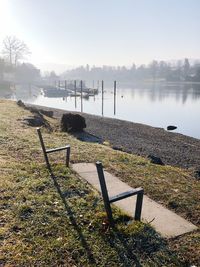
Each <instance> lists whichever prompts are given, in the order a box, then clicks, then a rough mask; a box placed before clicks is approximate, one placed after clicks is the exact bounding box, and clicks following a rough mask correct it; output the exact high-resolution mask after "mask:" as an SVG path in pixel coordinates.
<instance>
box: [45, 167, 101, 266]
mask: <svg viewBox="0 0 200 267" xmlns="http://www.w3.org/2000/svg"><path fill="white" fill-rule="evenodd" d="M50 176H51V178H52V180H53V183H54V186H55V187H56V189H57V192H58V194H59V195H60V197H61V199H62V202H63V204H64V206H65V209H66V211H67V213H68V215H69V219H70V221H71V223H72V225H73V227H74V229H75V230H76V231H77V233H78V234H79V237H80V241H81V243H82V246H83V247H84V248H85V251H86V253H87V257H88V260H89V262H90V263H93V264H95V263H96V261H95V259H94V256H93V254H92V252H91V249H90V247H89V245H88V244H87V242H86V240H85V238H84V236H83V234H82V231H81V228H80V227H79V225H78V224H77V222H76V219H75V216H74V212H73V211H72V209H71V208H70V206H69V205H68V204H67V202H66V199H65V197H66V196H65V194H64V193H63V192H62V190H61V188H60V185H59V184H58V182H57V180H56V176H55V175H54V174H53V172H50Z"/></svg>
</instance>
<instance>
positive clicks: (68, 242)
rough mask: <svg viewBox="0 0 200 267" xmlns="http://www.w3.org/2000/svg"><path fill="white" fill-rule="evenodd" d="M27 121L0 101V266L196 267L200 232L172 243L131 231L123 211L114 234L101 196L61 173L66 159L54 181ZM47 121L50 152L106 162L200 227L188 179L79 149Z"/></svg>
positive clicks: (92, 147) (95, 149)
mask: <svg viewBox="0 0 200 267" xmlns="http://www.w3.org/2000/svg"><path fill="white" fill-rule="evenodd" d="M27 115H30V114H29V111H26V110H23V109H22V108H19V107H18V106H17V105H16V103H14V102H12V101H4V100H0V144H1V150H0V170H1V180H0V188H1V189H0V190H1V198H0V201H1V226H2V227H1V232H0V240H1V242H2V246H1V247H2V249H1V250H2V251H1V255H2V256H1V260H0V264H2V266H189V265H190V264H198V260H199V259H198V249H199V244H200V242H199V236H200V234H199V232H198V231H197V232H195V233H191V234H187V235H184V236H182V237H180V238H177V239H174V240H170V241H166V240H164V239H162V238H161V237H160V236H159V235H158V234H157V233H156V232H155V231H154V230H153V229H152V228H151V227H150V226H149V225H146V224H143V223H132V224H130V225H127V224H126V223H125V221H126V220H127V217H126V216H124V215H122V214H121V213H120V212H119V211H118V210H117V209H115V213H114V214H115V217H116V219H117V220H118V224H117V227H116V229H113V230H111V229H108V228H107V224H106V221H105V214H104V213H102V211H103V205H102V202H101V199H100V198H99V195H98V194H97V193H96V192H95V191H94V190H93V189H92V188H90V187H89V186H88V185H87V184H86V183H84V182H83V181H81V180H79V179H78V178H77V177H76V175H75V174H74V173H73V172H72V171H71V170H70V169H68V168H65V167H64V166H63V164H62V163H63V156H62V153H59V154H56V155H55V154H54V156H52V158H51V160H52V162H54V172H55V177H56V178H55V179H54V178H53V179H51V178H50V177H49V174H48V172H47V171H46V168H45V165H44V161H43V157H42V153H41V152H40V145H39V142H38V137H37V134H36V131H35V128H31V127H28V126H25V125H23V123H22V121H21V119H22V118H23V117H24V116H27ZM48 120H49V122H50V123H51V125H52V126H53V128H54V131H53V132H52V133H50V132H48V131H47V130H45V129H43V136H44V139H45V140H46V143H47V144H48V146H49V147H55V146H60V145H63V144H65V143H70V144H71V147H72V161H73V162H95V161H96V160H101V161H102V162H103V164H104V165H105V167H106V168H107V169H108V170H109V171H111V172H112V173H115V174H116V175H117V176H119V177H122V178H123V180H124V181H125V182H127V183H129V184H130V185H131V186H143V187H144V189H145V192H146V193H147V194H148V195H149V196H151V197H152V198H154V199H156V200H157V201H159V202H160V203H163V204H164V205H166V206H168V207H170V208H171V209H174V210H175V211H176V212H177V213H179V214H181V215H182V216H184V217H186V218H189V219H190V220H191V221H192V222H194V223H196V224H198V223H199V221H198V218H199V205H198V193H199V184H198V182H197V181H196V180H194V178H193V177H192V176H191V175H190V173H189V172H188V171H185V170H181V169H178V168H172V167H169V166H155V165H152V164H150V163H149V161H147V160H146V159H143V158H140V157H137V156H134V155H129V154H126V153H123V152H118V151H114V150H112V149H111V148H110V147H109V146H103V145H98V144H89V143H84V142H81V141H78V140H76V139H75V138H73V136H70V135H68V134H66V133H61V132H59V131H58V121H56V120H55V119H48ZM152 184H153V185H154V186H152ZM163 192H164V193H163ZM94 214H95V216H94Z"/></svg>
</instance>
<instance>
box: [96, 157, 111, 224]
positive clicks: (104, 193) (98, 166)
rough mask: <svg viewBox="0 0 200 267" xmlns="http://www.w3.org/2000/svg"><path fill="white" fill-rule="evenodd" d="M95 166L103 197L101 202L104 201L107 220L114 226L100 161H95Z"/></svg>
mask: <svg viewBox="0 0 200 267" xmlns="http://www.w3.org/2000/svg"><path fill="white" fill-rule="evenodd" d="M96 167H97V172H98V177H99V182H100V186H101V192H102V197H103V202H104V207H105V210H106V213H107V217H108V221H109V223H110V225H111V226H114V221H113V216H112V210H111V207H110V201H109V197H108V191H107V187H106V182H105V177H104V173H103V167H102V163H101V162H99V161H97V162H96Z"/></svg>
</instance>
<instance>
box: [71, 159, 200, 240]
mask: <svg viewBox="0 0 200 267" xmlns="http://www.w3.org/2000/svg"><path fill="white" fill-rule="evenodd" d="M72 168H73V170H74V171H76V172H77V173H78V174H79V176H80V177H82V178H84V179H85V180H86V181H88V183H90V184H91V185H92V186H93V187H94V188H96V189H97V190H98V191H99V192H101V189H100V184H99V179H98V175H97V170H96V166H95V165H94V164H92V163H78V164H73V165H72ZM104 175H105V180H106V184H107V189H108V194H109V197H112V196H115V195H117V194H119V193H123V192H125V191H130V190H132V189H133V188H132V187H130V186H129V185H127V184H125V183H124V182H122V181H121V180H119V179H118V178H117V177H115V176H113V175H112V174H110V173H108V172H107V171H104ZM141 187H142V185H141ZM135 202H136V196H132V197H129V198H126V199H123V200H120V201H117V202H115V204H113V205H116V206H117V207H119V208H121V209H122V210H123V211H124V212H126V213H127V214H129V215H130V216H134V211H135ZM142 221H143V222H150V223H151V225H152V226H153V227H154V228H155V229H156V231H157V232H159V233H160V234H161V235H162V236H163V237H166V238H172V237H176V236H179V235H182V234H185V233H188V232H191V231H194V230H197V227H196V226H195V225H194V224H192V223H190V222H188V221H187V220H185V219H183V218H182V217H180V216H179V215H177V214H176V213H174V212H172V211H170V210H168V209H167V208H165V207H164V206H162V205H161V204H158V203H157V202H155V201H153V200H152V199H150V198H149V197H147V196H144V199H143V207H142Z"/></svg>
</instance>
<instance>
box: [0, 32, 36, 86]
mask: <svg viewBox="0 0 200 267" xmlns="http://www.w3.org/2000/svg"><path fill="white" fill-rule="evenodd" d="M2 47H3V48H2V51H1V56H0V81H1V82H32V81H37V80H38V79H40V77H41V76H40V70H39V69H37V68H36V67H35V66H34V65H33V64H31V63H22V62H21V61H22V60H23V59H26V57H27V56H28V55H29V54H30V50H29V48H28V46H27V45H26V44H25V43H24V42H23V41H21V40H19V39H18V38H17V37H15V36H7V37H6V38H5V39H4V40H3V42H2Z"/></svg>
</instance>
